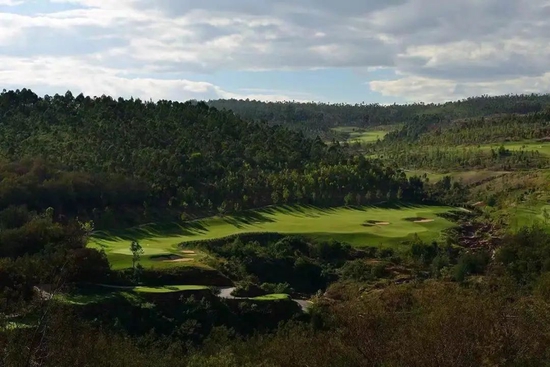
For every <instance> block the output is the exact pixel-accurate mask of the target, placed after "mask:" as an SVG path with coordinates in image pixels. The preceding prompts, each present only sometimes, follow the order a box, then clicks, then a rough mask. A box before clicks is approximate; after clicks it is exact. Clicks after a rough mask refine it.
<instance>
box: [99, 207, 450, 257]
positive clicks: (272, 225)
mask: <svg viewBox="0 0 550 367" xmlns="http://www.w3.org/2000/svg"><path fill="white" fill-rule="evenodd" d="M449 209H450V208H448V207H438V206H433V207H432V206H409V207H399V208H394V209H392V208H380V207H362V208H344V207H340V208H330V209H320V208H316V207H271V208H266V209H263V210H257V211H248V212H244V213H242V214H241V215H238V216H227V217H223V218H219V217H212V218H207V219H204V220H200V221H194V222H190V223H187V224H185V225H177V224H166V225H148V226H141V227H138V228H132V229H128V230H125V231H118V232H98V233H96V234H95V235H94V237H93V238H92V240H91V242H90V246H94V247H97V248H103V249H104V250H105V251H106V253H107V255H108V257H109V259H110V261H111V262H112V264H113V267H115V268H123V267H129V266H130V265H131V254H130V252H129V250H128V247H129V245H130V241H132V240H137V241H139V242H140V243H141V245H142V246H143V248H144V251H145V254H144V255H143V256H142V261H141V263H142V265H143V266H146V267H147V266H196V265H199V264H200V258H201V256H204V255H202V254H200V253H197V254H196V255H186V254H183V253H181V252H180V251H179V248H178V244H180V243H182V242H188V241H198V240H207V239H214V238H221V237H226V236H230V235H234V234H239V233H253V232H278V233H283V234H296V235H305V236H309V237H311V238H316V239H324V240H328V239H335V240H340V241H345V242H348V243H350V244H352V245H355V246H358V247H360V246H367V245H371V246H377V245H382V246H397V245H398V244H399V243H400V242H401V241H403V240H404V239H406V238H411V237H412V236H413V235H414V234H415V233H416V234H418V235H419V236H420V237H421V238H423V239H425V240H427V241H429V240H433V239H436V238H438V237H439V234H440V232H441V231H442V230H444V229H446V228H449V227H451V226H453V224H452V223H451V222H449V221H447V220H445V219H442V218H439V217H437V216H436V214H437V213H443V212H447V211H449ZM411 217H426V218H431V219H434V222H431V223H412V222H409V221H406V220H405V219H406V218H411ZM368 220H374V221H381V222H390V224H389V225H386V226H382V225H375V226H363V223H364V222H366V221H368ZM159 254H177V255H180V256H183V257H187V256H195V259H196V260H194V261H191V262H178V263H163V262H158V261H153V260H151V259H150V256H155V255H159Z"/></svg>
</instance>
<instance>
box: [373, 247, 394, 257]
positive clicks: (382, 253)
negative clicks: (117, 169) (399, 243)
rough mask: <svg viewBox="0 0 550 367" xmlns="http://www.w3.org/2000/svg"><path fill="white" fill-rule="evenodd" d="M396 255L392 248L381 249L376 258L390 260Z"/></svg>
mask: <svg viewBox="0 0 550 367" xmlns="http://www.w3.org/2000/svg"><path fill="white" fill-rule="evenodd" d="M394 255H395V250H394V249H392V248H380V249H378V251H377V252H376V257H377V258H379V259H389V258H391V257H392V256H394Z"/></svg>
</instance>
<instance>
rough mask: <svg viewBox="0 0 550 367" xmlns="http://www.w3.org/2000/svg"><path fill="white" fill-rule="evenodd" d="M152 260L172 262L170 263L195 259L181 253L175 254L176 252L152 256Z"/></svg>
mask: <svg viewBox="0 0 550 367" xmlns="http://www.w3.org/2000/svg"><path fill="white" fill-rule="evenodd" d="M151 260H154V261H162V262H170V263H181V262H188V261H193V259H190V258H187V257H182V256H180V255H175V254H166V255H157V256H151Z"/></svg>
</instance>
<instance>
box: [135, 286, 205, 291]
mask: <svg viewBox="0 0 550 367" xmlns="http://www.w3.org/2000/svg"><path fill="white" fill-rule="evenodd" d="M207 289H209V288H208V287H206V286H203V285H165V286H161V287H135V288H134V289H133V291H134V292H138V293H175V292H184V291H202V290H207Z"/></svg>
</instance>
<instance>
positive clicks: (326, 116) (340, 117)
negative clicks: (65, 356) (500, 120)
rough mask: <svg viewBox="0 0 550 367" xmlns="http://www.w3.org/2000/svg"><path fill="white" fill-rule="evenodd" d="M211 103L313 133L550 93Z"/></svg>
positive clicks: (547, 100)
mask: <svg viewBox="0 0 550 367" xmlns="http://www.w3.org/2000/svg"><path fill="white" fill-rule="evenodd" d="M208 104H209V105H210V106H213V107H216V108H219V109H226V110H232V111H234V112H235V113H236V114H237V115H239V116H241V117H242V118H245V119H247V120H252V121H266V122H268V123H269V124H271V125H282V126H287V127H290V128H294V129H300V130H302V131H304V132H305V133H306V134H309V135H324V134H327V133H328V131H329V129H330V128H332V127H337V126H358V127H369V126H379V125H390V124H398V123H403V122H407V121H410V120H414V119H415V118H417V117H421V116H423V115H432V116H433V115H436V116H437V117H438V118H440V119H444V120H454V119H461V118H471V117H481V116H490V115H494V114H503V113H504V114H508V113H517V114H526V113H532V112H540V111H544V110H545V109H547V108H548V106H550V95H548V94H545V95H534V94H531V95H506V96H498V97H489V96H482V97H472V98H468V99H465V100H461V101H457V102H448V103H444V104H424V103H415V104H408V105H397V104H394V105H390V106H382V105H379V104H355V105H348V104H326V103H297V102H260V101H250V100H246V101H245V100H235V99H230V100H213V101H209V102H208Z"/></svg>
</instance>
